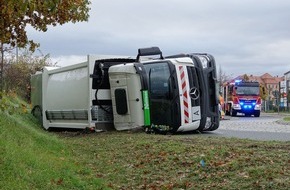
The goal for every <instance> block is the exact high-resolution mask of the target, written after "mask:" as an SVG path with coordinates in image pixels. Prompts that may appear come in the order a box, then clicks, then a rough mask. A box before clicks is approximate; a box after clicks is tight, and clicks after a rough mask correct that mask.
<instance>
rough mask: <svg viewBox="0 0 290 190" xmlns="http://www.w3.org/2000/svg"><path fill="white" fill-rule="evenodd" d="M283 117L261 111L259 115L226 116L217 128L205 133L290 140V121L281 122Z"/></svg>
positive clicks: (257, 138) (255, 138) (267, 139)
mask: <svg viewBox="0 0 290 190" xmlns="http://www.w3.org/2000/svg"><path fill="white" fill-rule="evenodd" d="M283 117H285V115H281V114H277V113H273V114H265V113H262V114H261V116H260V117H253V116H252V117H244V116H242V115H238V116H237V117H230V116H226V117H225V119H224V120H221V122H220V127H219V129H217V130H216V131H212V132H208V133H206V134H205V135H210V136H214V135H217V136H223V137H237V138H245V139H254V140H264V141H269V140H275V141H289V142H290V123H286V122H283Z"/></svg>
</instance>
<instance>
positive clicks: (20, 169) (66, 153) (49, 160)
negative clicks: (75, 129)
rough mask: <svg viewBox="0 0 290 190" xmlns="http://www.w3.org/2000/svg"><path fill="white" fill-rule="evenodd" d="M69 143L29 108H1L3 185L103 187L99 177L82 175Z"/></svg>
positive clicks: (0, 174)
mask: <svg viewBox="0 0 290 190" xmlns="http://www.w3.org/2000/svg"><path fill="white" fill-rule="evenodd" d="M7 99H9V101H11V102H13V104H11V105H9V104H7V103H6V106H8V107H9V106H14V107H19V106H18V105H25V103H24V102H21V101H20V100H17V99H13V98H6V100H5V101H6V102H8V101H7ZM9 110H11V109H9ZM24 110H25V109H24ZM68 147H69V146H67V144H66V142H65V141H63V140H62V139H61V138H58V137H57V136H56V135H54V134H53V133H48V132H46V131H44V130H42V129H41V128H40V126H39V124H38V122H37V121H36V120H35V119H34V118H33V116H32V115H31V114H29V112H27V111H24V112H22V113H20V112H15V113H11V112H10V111H9V112H3V111H0V189H104V186H103V185H102V183H101V182H100V180H99V179H97V178H94V179H91V180H88V179H87V178H86V177H84V176H83V174H82V172H81V171H82V170H83V169H84V168H85V167H84V166H80V165H78V164H77V162H76V161H75V160H73V157H72V155H71V151H70V149H68ZM87 170H89V168H88V169H87Z"/></svg>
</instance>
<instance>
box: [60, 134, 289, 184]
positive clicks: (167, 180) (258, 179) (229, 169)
mask: <svg viewBox="0 0 290 190" xmlns="http://www.w3.org/2000/svg"><path fill="white" fill-rule="evenodd" d="M63 138H65V141H66V142H68V143H69V144H70V145H71V149H72V152H73V156H74V157H75V159H76V160H77V161H78V162H79V163H80V165H82V166H86V167H89V168H91V171H92V173H91V174H90V175H92V177H95V178H100V179H103V180H105V181H106V183H107V185H108V186H109V187H111V188H112V189H212V188H216V189H287V188H288V187H289V184H290V157H289V156H290V146H289V145H290V143H289V142H259V141H252V140H239V139H234V138H231V139H228V138H217V137H205V136H202V135H194V134H191V135H189V136H187V135H173V136H162V135H147V134H144V133H126V132H110V133H101V134H92V135H79V136H74V137H63Z"/></svg>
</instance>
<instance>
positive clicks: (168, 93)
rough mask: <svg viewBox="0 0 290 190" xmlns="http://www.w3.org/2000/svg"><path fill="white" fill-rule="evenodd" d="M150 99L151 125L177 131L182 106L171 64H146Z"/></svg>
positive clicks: (174, 72)
mask: <svg viewBox="0 0 290 190" xmlns="http://www.w3.org/2000/svg"><path fill="white" fill-rule="evenodd" d="M144 68H145V70H146V75H147V84H148V91H149V97H150V98H149V99H150V116H151V123H152V124H154V125H166V126H170V127H171V128H172V129H173V131H176V130H177V129H178V127H179V126H180V109H179V107H180V105H179V100H178V98H177V97H178V86H177V79H176V71H175V69H174V67H173V66H172V65H171V66H170V63H168V62H166V61H164V62H153V63H148V64H144Z"/></svg>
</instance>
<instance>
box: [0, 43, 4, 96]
mask: <svg viewBox="0 0 290 190" xmlns="http://www.w3.org/2000/svg"><path fill="white" fill-rule="evenodd" d="M0 48H1V66H0V100H1V99H2V96H3V68H4V46H3V43H2V42H0Z"/></svg>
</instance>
